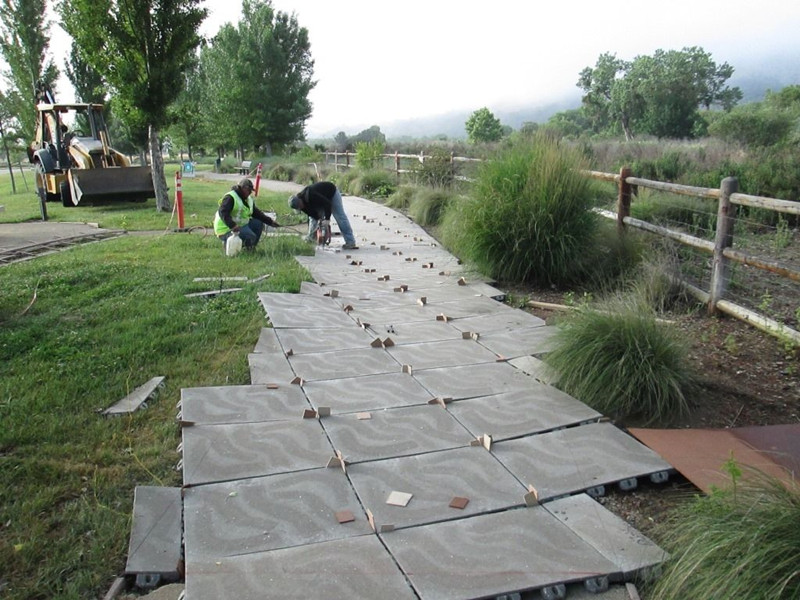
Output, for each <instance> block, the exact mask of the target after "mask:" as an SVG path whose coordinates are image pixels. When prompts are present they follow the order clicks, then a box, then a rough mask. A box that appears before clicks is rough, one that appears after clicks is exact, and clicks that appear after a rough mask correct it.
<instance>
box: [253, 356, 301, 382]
mask: <svg viewBox="0 0 800 600" xmlns="http://www.w3.org/2000/svg"><path fill="white" fill-rule="evenodd" d="M247 363H248V364H249V365H250V382H251V383H277V384H280V385H283V384H285V383H289V382H290V381H291V380H292V379H294V377H295V372H294V371H293V370H292V366H291V365H290V364H289V360H288V359H287V358H286V357H285V356H284V355H283V354H275V353H272V352H251V353H250V354H248V355H247Z"/></svg>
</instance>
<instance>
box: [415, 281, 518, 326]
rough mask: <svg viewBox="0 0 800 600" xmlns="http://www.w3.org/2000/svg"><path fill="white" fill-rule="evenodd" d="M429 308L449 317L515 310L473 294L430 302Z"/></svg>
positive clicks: (457, 317) (502, 312) (504, 312)
mask: <svg viewBox="0 0 800 600" xmlns="http://www.w3.org/2000/svg"><path fill="white" fill-rule="evenodd" d="M456 287H461V286H456ZM431 308H433V309H434V310H436V311H437V313H444V314H446V315H447V316H448V317H449V318H451V319H460V318H465V317H475V316H479V315H493V314H506V313H509V314H511V313H513V312H515V311H516V310H517V309H515V308H511V307H510V306H507V305H505V304H503V303H502V302H498V301H497V300H492V299H491V298H489V297H487V296H474V295H473V296H471V297H468V298H459V299H457V300H453V301H448V302H434V303H432V304H431Z"/></svg>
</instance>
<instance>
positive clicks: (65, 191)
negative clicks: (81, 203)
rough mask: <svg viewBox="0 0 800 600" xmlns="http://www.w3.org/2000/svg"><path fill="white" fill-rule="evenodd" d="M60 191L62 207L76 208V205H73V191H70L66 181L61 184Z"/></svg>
mask: <svg viewBox="0 0 800 600" xmlns="http://www.w3.org/2000/svg"><path fill="white" fill-rule="evenodd" d="M59 191H60V192H61V205H62V206H66V207H67V208H74V207H75V205H74V204H73V203H72V190H70V189H69V184H68V183H67V182H66V181H62V182H61V185H60V186H59Z"/></svg>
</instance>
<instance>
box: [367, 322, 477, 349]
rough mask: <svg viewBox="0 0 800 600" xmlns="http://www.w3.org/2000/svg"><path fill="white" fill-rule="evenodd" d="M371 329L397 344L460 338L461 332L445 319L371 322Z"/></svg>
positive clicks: (382, 337)
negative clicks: (410, 321)
mask: <svg viewBox="0 0 800 600" xmlns="http://www.w3.org/2000/svg"><path fill="white" fill-rule="evenodd" d="M369 331H370V332H371V333H373V334H375V335H376V336H377V337H380V338H381V339H382V340H385V339H386V338H387V337H388V338H391V340H392V342H394V343H395V344H396V345H403V344H418V343H420V342H437V341H443V340H460V339H462V337H461V332H460V331H459V330H458V329H456V328H455V327H452V326H451V325H450V324H449V323H445V322H444V321H435V320H431V321H418V322H415V323H384V324H381V323H371V324H370V328H369Z"/></svg>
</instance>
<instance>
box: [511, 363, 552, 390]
mask: <svg viewBox="0 0 800 600" xmlns="http://www.w3.org/2000/svg"><path fill="white" fill-rule="evenodd" d="M508 364H510V365H511V366H513V367H516V368H517V369H519V370H520V371H522V372H523V373H526V374H528V375H530V376H531V377H533V378H534V379H536V381H541V382H542V383H545V384H547V385H555V384H556V381H557V379H558V378H557V376H556V374H555V373H553V372H551V371H550V369H549V368H548V367H547V365H546V364H545V363H544V362H543V361H542V360H541V359H539V358H535V357H533V356H519V357H517V358H512V359H511V360H509V361H508Z"/></svg>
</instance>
